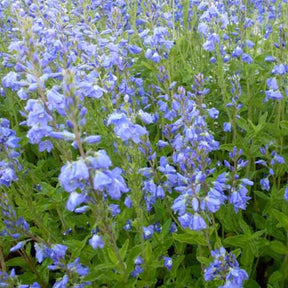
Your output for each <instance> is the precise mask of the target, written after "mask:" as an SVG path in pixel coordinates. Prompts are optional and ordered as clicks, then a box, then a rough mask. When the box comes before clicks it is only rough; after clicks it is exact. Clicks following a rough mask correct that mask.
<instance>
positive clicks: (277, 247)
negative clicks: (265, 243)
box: [270, 240, 288, 255]
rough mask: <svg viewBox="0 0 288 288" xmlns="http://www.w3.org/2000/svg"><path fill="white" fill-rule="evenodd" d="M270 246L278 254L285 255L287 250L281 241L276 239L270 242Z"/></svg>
mask: <svg viewBox="0 0 288 288" xmlns="http://www.w3.org/2000/svg"><path fill="white" fill-rule="evenodd" d="M270 248H271V249H272V250H273V251H274V252H276V253H278V254H283V255H285V254H287V252H288V251H287V248H286V246H285V245H284V244H283V243H282V242H280V241H277V240H275V241H271V242H270Z"/></svg>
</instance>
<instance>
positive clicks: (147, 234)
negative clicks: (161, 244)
mask: <svg viewBox="0 0 288 288" xmlns="http://www.w3.org/2000/svg"><path fill="white" fill-rule="evenodd" d="M153 234H154V225H149V226H148V227H143V238H144V240H147V239H149V238H151V237H152V235H153Z"/></svg>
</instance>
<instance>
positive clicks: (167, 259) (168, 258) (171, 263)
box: [163, 257, 173, 271]
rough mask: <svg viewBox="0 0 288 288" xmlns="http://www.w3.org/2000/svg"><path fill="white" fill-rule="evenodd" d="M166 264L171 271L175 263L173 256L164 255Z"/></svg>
mask: <svg viewBox="0 0 288 288" xmlns="http://www.w3.org/2000/svg"><path fill="white" fill-rule="evenodd" d="M163 259H164V266H165V267H166V268H167V269H168V270H169V271H170V270H171V268H172V265H173V260H172V258H171V257H163Z"/></svg>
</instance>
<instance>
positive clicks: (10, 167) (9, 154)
mask: <svg viewBox="0 0 288 288" xmlns="http://www.w3.org/2000/svg"><path fill="white" fill-rule="evenodd" d="M19 141H20V138H18V137H16V133H15V131H14V130H12V129H10V123H9V121H8V120H7V119H5V118H0V155H1V160H0V186H1V185H5V186H10V184H11V182H12V181H16V180H17V175H16V171H17V170H20V169H21V166H20V164H19V161H18V159H17V158H18V157H19V155H20V153H19V152H17V151H16V150H15V149H16V148H18V147H19V144H18V142H19Z"/></svg>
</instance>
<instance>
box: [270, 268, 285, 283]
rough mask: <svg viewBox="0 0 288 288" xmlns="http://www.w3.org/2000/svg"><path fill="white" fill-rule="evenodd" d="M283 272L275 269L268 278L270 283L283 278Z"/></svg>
mask: <svg viewBox="0 0 288 288" xmlns="http://www.w3.org/2000/svg"><path fill="white" fill-rule="evenodd" d="M282 277H283V274H282V273H281V272H280V271H275V272H273V273H272V274H271V276H270V277H269V279H268V283H270V284H271V283H275V282H278V281H280V280H281V279H282Z"/></svg>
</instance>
